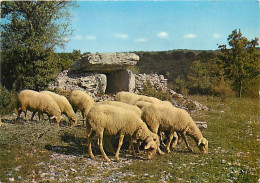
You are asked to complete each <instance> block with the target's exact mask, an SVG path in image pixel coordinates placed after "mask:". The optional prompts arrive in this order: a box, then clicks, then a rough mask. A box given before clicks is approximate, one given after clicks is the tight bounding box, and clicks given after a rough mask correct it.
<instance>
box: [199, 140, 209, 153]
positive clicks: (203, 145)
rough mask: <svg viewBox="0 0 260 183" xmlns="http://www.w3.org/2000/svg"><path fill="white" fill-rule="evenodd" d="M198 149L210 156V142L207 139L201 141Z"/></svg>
mask: <svg viewBox="0 0 260 183" xmlns="http://www.w3.org/2000/svg"><path fill="white" fill-rule="evenodd" d="M198 147H199V149H200V150H201V151H202V152H203V153H204V154H208V152H209V150H208V141H207V139H205V138H201V139H199V142H198Z"/></svg>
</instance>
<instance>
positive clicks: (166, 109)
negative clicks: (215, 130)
mask: <svg viewBox="0 0 260 183" xmlns="http://www.w3.org/2000/svg"><path fill="white" fill-rule="evenodd" d="M142 119H143V120H144V121H145V122H146V124H147V126H148V127H149V128H150V129H151V131H152V132H154V133H156V134H157V133H158V129H159V128H160V129H161V130H169V131H170V133H171V135H170V139H169V142H168V144H167V151H168V152H169V151H170V150H169V146H170V143H171V140H172V138H173V135H174V132H180V134H181V136H182V137H183V139H184V141H185V143H186V145H187V147H188V148H189V145H188V143H187V140H186V137H185V135H186V134H187V135H189V136H190V137H191V138H192V139H193V140H195V142H196V143H197V145H198V147H199V149H200V150H201V151H203V153H208V141H207V140H206V139H205V138H204V137H203V135H202V133H201V131H200V130H199V128H198V127H197V125H196V123H195V122H194V121H193V119H192V118H191V116H190V115H189V113H188V112H187V111H185V110H184V109H179V108H176V107H174V106H170V105H165V104H164V103H156V104H151V105H150V106H148V107H144V109H143V113H142ZM175 135H176V134H175ZM189 149H190V148H189Z"/></svg>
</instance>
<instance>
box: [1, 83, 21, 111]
mask: <svg viewBox="0 0 260 183" xmlns="http://www.w3.org/2000/svg"><path fill="white" fill-rule="evenodd" d="M16 101H17V94H16V92H14V91H9V90H7V89H6V88H5V87H4V86H2V85H0V114H1V115H5V114H10V113H12V112H14V109H15V107H16V103H17V102H16Z"/></svg>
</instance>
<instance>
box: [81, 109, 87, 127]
mask: <svg viewBox="0 0 260 183" xmlns="http://www.w3.org/2000/svg"><path fill="white" fill-rule="evenodd" d="M81 116H82V118H83V127H84V128H86V125H87V122H86V119H85V115H84V112H83V111H81Z"/></svg>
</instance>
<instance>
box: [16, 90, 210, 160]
mask: <svg viewBox="0 0 260 183" xmlns="http://www.w3.org/2000/svg"><path fill="white" fill-rule="evenodd" d="M115 100H116V101H103V102H98V103H95V102H94V100H93V98H92V97H91V96H89V95H88V94H86V93H85V92H83V91H79V90H75V91H72V92H71V93H70V96H69V97H68V100H67V98H66V97H64V96H62V95H58V94H56V93H53V92H50V91H41V92H36V91H33V90H23V91H21V92H20V93H19V94H18V100H17V110H18V116H17V118H20V114H21V112H24V113H25V119H26V120H28V116H27V110H29V111H32V112H33V115H32V119H33V117H34V115H35V113H36V112H38V115H39V119H40V117H41V115H42V114H43V113H45V114H47V115H48V117H49V119H50V120H51V119H54V120H55V121H56V122H57V124H59V122H60V120H61V119H62V116H61V114H65V115H66V116H67V117H68V118H69V120H70V123H71V125H72V126H75V125H76V124H77V117H76V114H75V113H76V112H77V110H79V111H81V112H82V116H83V120H84V126H85V127H86V132H87V143H88V151H89V155H90V157H91V158H92V159H94V158H95V156H94V154H93V153H92V147H91V143H92V140H93V138H94V137H95V136H96V135H97V136H98V146H99V148H100V151H101V153H102V156H103V157H104V159H105V160H106V161H108V162H110V161H111V160H110V159H109V158H108V156H107V155H106V153H105V151H104V149H103V142H105V143H104V144H107V145H109V144H110V145H111V139H110V138H111V136H115V135H119V142H118V147H117V150H116V154H115V158H116V160H117V161H119V151H120V148H121V146H122V144H123V139H124V137H125V136H128V137H130V142H129V150H131V152H132V153H133V155H134V157H136V153H135V149H134V144H137V147H138V151H139V146H140V145H141V144H143V145H144V150H145V152H146V156H147V158H148V159H152V158H153V157H154V156H155V155H156V153H157V152H158V153H159V154H160V155H162V154H164V152H163V151H162V150H161V149H160V145H161V144H162V142H161V140H160V137H159V136H158V134H159V131H160V132H162V131H163V132H165V134H167V143H166V151H167V153H169V152H170V149H171V148H175V147H176V145H177V143H178V138H179V136H181V137H182V138H183V140H184V142H185V143H186V146H187V148H188V149H189V150H190V151H192V150H191V148H190V146H189V144H188V142H187V137H186V136H187V135H189V136H190V137H191V138H192V139H193V140H194V141H195V142H196V144H197V146H198V148H199V149H200V150H201V151H202V152H203V153H208V141H207V140H206V139H205V138H204V137H203V135H202V133H201V131H200V130H199V128H198V127H197V125H196V124H195V122H194V121H193V120H192V118H191V116H190V115H189V114H188V112H187V111H185V110H184V109H179V108H176V107H174V106H173V105H172V104H171V103H170V102H168V101H161V100H159V99H157V98H154V97H147V96H144V95H138V94H134V93H129V92H119V93H117V94H116V97H115Z"/></svg>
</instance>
